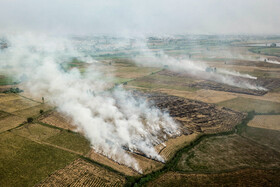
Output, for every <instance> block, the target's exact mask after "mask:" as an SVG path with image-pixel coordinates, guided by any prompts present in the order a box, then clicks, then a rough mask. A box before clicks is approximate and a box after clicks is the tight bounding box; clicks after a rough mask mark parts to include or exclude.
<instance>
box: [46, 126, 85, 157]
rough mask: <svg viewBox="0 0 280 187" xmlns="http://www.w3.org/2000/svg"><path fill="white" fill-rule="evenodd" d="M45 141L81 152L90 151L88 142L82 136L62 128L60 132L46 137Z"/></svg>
mask: <svg viewBox="0 0 280 187" xmlns="http://www.w3.org/2000/svg"><path fill="white" fill-rule="evenodd" d="M46 142H48V143H51V144H53V145H58V146H60V147H64V148H67V149H70V150H73V151H76V152H79V153H81V154H86V153H88V152H89V151H90V143H89V141H88V140H87V139H86V138H85V137H84V136H82V135H81V134H78V133H73V132H68V131H66V130H62V131H61V132H60V133H58V134H55V135H54V136H52V137H50V138H48V139H46Z"/></svg>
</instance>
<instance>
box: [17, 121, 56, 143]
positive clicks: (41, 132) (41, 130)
mask: <svg viewBox="0 0 280 187" xmlns="http://www.w3.org/2000/svg"><path fill="white" fill-rule="evenodd" d="M12 132H13V133H15V134H17V135H20V136H23V137H26V138H28V139H31V140H40V141H43V140H46V139H48V138H50V137H51V136H54V135H56V134H58V133H59V132H60V130H59V129H54V128H49V127H45V126H42V125H40V124H36V123H32V124H25V125H24V126H22V127H20V128H17V129H14V130H13V131H12Z"/></svg>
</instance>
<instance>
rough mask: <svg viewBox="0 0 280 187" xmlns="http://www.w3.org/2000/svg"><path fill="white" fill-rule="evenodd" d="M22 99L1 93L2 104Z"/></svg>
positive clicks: (0, 100) (14, 95)
mask: <svg viewBox="0 0 280 187" xmlns="http://www.w3.org/2000/svg"><path fill="white" fill-rule="evenodd" d="M20 98H21V97H20V96H18V95H16V94H5V93H0V103H2V102H7V101H12V100H15V99H20Z"/></svg>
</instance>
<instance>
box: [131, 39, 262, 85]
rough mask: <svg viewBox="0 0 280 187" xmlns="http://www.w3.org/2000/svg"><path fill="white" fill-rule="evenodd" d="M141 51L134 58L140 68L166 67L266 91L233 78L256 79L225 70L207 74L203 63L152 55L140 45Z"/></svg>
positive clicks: (165, 55) (158, 54)
mask: <svg viewBox="0 0 280 187" xmlns="http://www.w3.org/2000/svg"><path fill="white" fill-rule="evenodd" d="M142 47H143V49H142V50H141V54H140V55H139V56H136V57H135V58H134V61H135V62H136V64H138V65H140V66H154V67H164V66H168V69H170V70H172V71H175V72H185V73H188V74H191V75H195V76H198V77H201V78H205V79H209V80H212V81H215V82H218V83H223V84H227V85H230V86H235V87H239V88H245V89H253V90H266V88H263V87H261V86H258V85H254V84H252V83H249V82H248V81H244V80H242V81H239V80H238V79H235V78H234V77H241V78H247V79H257V77H254V76H251V75H248V74H242V73H239V72H236V71H229V70H226V69H218V70H217V71H216V72H215V73H207V72H206V69H207V68H208V66H207V64H206V63H204V62H203V61H193V60H191V59H177V58H174V57H171V56H168V55H167V54H165V53H164V52H163V51H160V52H157V53H153V52H151V50H149V49H148V47H145V45H144V44H143V45H142Z"/></svg>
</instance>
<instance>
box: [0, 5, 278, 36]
mask: <svg viewBox="0 0 280 187" xmlns="http://www.w3.org/2000/svg"><path fill="white" fill-rule="evenodd" d="M279 9H280V1H278V0H268V1H262V0H249V1H242V0H235V1H221V0H213V1H210V0H200V1H191V0H186V1H183V0H174V1H167V0H152V1H149V0H142V1H128V0H123V1H120V0H108V1H105V2H100V1H96V0H94V1H89V0H81V1H76V0H67V1H66V0H58V1H55V0H48V1H47V0H42V1H36V0H25V1H20V0H1V1H0V28H1V32H3V33H7V32H22V31H28V32H30V31H32V32H43V33H50V34H72V35H73V34H74V35H89V34H114V35H121V36H129V35H143V34H153V33H156V34H257V35H262V34H264V35H270V34H279V33H280V25H279V17H280V16H279Z"/></svg>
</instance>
